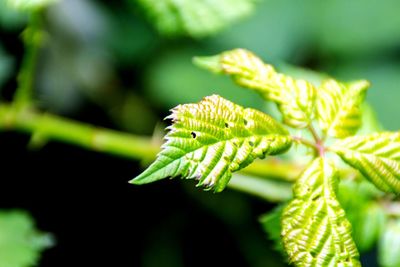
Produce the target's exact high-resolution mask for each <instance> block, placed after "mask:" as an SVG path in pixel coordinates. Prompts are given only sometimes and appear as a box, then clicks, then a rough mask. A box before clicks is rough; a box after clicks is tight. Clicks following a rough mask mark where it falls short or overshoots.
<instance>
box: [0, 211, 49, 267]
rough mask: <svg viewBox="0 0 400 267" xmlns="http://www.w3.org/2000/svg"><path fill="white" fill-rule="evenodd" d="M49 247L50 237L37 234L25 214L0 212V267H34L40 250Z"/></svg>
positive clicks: (30, 220) (29, 218)
mask: <svg viewBox="0 0 400 267" xmlns="http://www.w3.org/2000/svg"><path fill="white" fill-rule="evenodd" d="M51 245H52V239H51V238H50V236H49V235H46V234H42V233H40V232H38V231H37V230H36V229H35V228H34V225H33V221H32V218H31V217H30V216H29V215H27V214H26V213H24V212H21V211H10V212H5V211H1V212H0V267H30V266H35V265H36V263H37V262H38V260H39V257H40V253H41V252H42V250H43V249H45V248H47V247H49V246H51Z"/></svg>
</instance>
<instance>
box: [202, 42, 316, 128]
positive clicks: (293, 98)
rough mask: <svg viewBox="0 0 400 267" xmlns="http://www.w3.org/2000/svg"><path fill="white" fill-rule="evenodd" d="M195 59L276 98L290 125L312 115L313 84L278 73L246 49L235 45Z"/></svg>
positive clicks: (297, 125)
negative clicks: (236, 47) (216, 53)
mask: <svg viewBox="0 0 400 267" xmlns="http://www.w3.org/2000/svg"><path fill="white" fill-rule="evenodd" d="M195 63H196V64H197V65H198V66H200V67H204V68H206V69H208V70H211V71H213V72H216V73H224V74H228V75H231V76H232V78H233V80H234V81H235V82H236V83H237V84H239V85H241V86H243V87H246V88H250V89H253V90H255V91H256V92H258V93H259V94H260V95H261V96H262V97H263V98H265V99H267V100H270V101H273V102H275V103H276V104H277V105H278V108H279V110H280V112H281V113H282V115H283V121H284V123H285V124H287V125H290V126H292V127H295V128H304V127H307V126H308V125H309V124H310V122H311V120H312V119H313V111H314V97H315V88H314V86H313V85H312V84H311V83H309V82H307V81H305V80H302V79H298V80H296V79H293V78H292V77H290V76H286V75H284V74H281V73H277V72H276V70H275V69H274V68H273V67H272V66H271V65H268V64H265V63H264V62H263V61H262V60H261V59H259V58H258V57H257V56H255V55H254V54H253V53H251V52H249V51H247V50H244V49H234V50H231V51H227V52H224V53H222V54H220V55H217V56H212V57H198V58H195Z"/></svg>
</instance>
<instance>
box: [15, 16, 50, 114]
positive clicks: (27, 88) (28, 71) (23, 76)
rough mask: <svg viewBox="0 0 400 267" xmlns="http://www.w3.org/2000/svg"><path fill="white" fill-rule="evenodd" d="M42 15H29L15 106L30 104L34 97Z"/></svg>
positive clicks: (24, 35) (41, 37) (23, 35)
mask: <svg viewBox="0 0 400 267" xmlns="http://www.w3.org/2000/svg"><path fill="white" fill-rule="evenodd" d="M41 15H42V14H41V13H40V12H39V11H35V12H32V13H31V14H30V17H29V24H28V27H27V28H26V29H25V30H24V32H23V34H22V38H23V41H24V45H25V55H24V58H23V60H22V66H21V69H20V71H19V74H18V87H17V90H16V92H15V95H14V101H13V103H14V104H15V106H17V107H20V108H21V107H24V106H28V105H29V104H30V102H31V99H32V94H33V86H34V76H35V67H36V63H37V59H38V55H39V50H40V47H41V45H42V41H43V32H42V20H41V19H42V18H41Z"/></svg>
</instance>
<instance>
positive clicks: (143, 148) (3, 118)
mask: <svg viewBox="0 0 400 267" xmlns="http://www.w3.org/2000/svg"><path fill="white" fill-rule="evenodd" d="M0 129H1V130H7V129H15V130H17V131H22V132H26V133H31V134H33V138H34V139H36V140H39V141H41V142H45V141H47V140H48V139H52V140H56V141H61V142H65V143H69V144H74V145H77V146H80V147H83V148H87V149H91V150H95V151H100V152H106V153H110V154H114V155H119V156H123V157H127V158H131V159H136V160H140V159H147V160H150V159H153V158H154V157H155V155H156V153H157V152H158V150H159V144H155V143H154V142H152V140H151V138H148V137H141V136H135V135H131V134H127V133H121V132H118V131H113V130H109V129H104V128H99V127H95V126H92V125H88V124H85V123H81V122H76V121H73V120H69V119H65V118H62V117H59V116H56V115H51V114H44V113H39V112H37V111H35V110H33V109H31V108H24V109H20V108H16V107H15V106H12V105H7V104H1V105H0Z"/></svg>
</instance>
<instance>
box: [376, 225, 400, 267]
mask: <svg viewBox="0 0 400 267" xmlns="http://www.w3.org/2000/svg"><path fill="white" fill-rule="evenodd" d="M399 248H400V219H399V218H397V219H393V220H391V221H390V222H389V223H388V224H387V225H386V229H385V232H384V234H383V235H382V237H381V240H380V242H379V246H378V251H379V254H378V259H379V264H380V266H382V267H398V266H400V253H399Z"/></svg>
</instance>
